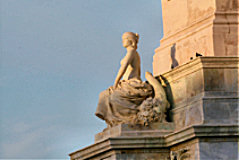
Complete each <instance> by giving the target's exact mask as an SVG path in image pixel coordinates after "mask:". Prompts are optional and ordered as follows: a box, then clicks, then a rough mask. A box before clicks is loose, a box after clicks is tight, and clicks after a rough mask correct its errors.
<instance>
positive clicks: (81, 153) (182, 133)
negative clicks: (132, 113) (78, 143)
mask: <svg viewBox="0 0 240 160" xmlns="http://www.w3.org/2000/svg"><path fill="white" fill-rule="evenodd" d="M210 137H214V138H210ZM211 139H214V140H213V142H216V140H218V142H238V126H237V125H225V126H215V125H195V126H191V127H188V128H184V129H181V130H179V131H175V132H173V133H170V134H167V135H163V136H159V135H154V136H118V137H109V138H107V139H105V140H102V141H99V142H96V143H95V144H93V145H91V146H88V147H86V148H83V149H81V150H78V151H76V152H73V153H71V154H70V157H71V160H77V159H78V160H82V159H108V160H109V159H111V160H112V159H114V160H121V159H124V158H126V159H131V158H136V159H143V158H146V159H153V160H155V159H167V158H169V157H170V150H171V151H178V150H181V149H184V148H189V149H190V150H189V153H190V154H191V160H193V159H194V160H195V159H196V160H198V159H199V153H200V150H199V143H200V142H206V141H211ZM217 152H218V151H217ZM145 153H146V154H145Z"/></svg>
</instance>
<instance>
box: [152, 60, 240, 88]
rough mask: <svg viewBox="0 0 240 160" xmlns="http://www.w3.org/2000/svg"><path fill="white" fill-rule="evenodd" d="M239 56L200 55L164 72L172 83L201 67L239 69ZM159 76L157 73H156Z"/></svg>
mask: <svg viewBox="0 0 240 160" xmlns="http://www.w3.org/2000/svg"><path fill="white" fill-rule="evenodd" d="M238 64H239V57H210V56H209V57H198V58H195V59H193V60H191V61H189V62H187V63H185V64H182V65H181V66H177V67H175V68H174V69H172V70H170V71H168V72H166V73H164V74H162V76H163V77H165V78H166V79H167V81H168V83H170V82H171V81H173V80H178V79H180V78H181V77H185V76H186V75H189V74H191V73H194V72H196V71H198V70H200V69H218V68H219V69H238ZM155 76H157V75H155Z"/></svg>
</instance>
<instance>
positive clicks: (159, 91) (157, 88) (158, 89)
mask: <svg viewBox="0 0 240 160" xmlns="http://www.w3.org/2000/svg"><path fill="white" fill-rule="evenodd" d="M145 77H146V79H147V80H148V82H149V83H150V84H151V85H152V86H153V89H154V93H155V97H154V98H156V99H158V100H160V101H161V102H162V103H163V104H164V110H165V109H167V108H168V107H169V103H168V100H167V96H166V93H165V91H164V89H163V87H162V85H161V84H160V83H159V82H158V80H157V79H156V78H154V77H153V75H152V74H151V73H150V72H146V73H145Z"/></svg>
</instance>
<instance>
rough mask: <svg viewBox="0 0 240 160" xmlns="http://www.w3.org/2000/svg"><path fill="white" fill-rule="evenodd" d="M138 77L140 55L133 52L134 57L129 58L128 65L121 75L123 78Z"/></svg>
mask: <svg viewBox="0 0 240 160" xmlns="http://www.w3.org/2000/svg"><path fill="white" fill-rule="evenodd" d="M133 78H136V79H139V80H141V78H140V56H139V54H138V52H136V53H135V54H134V57H133V58H132V60H131V63H130V64H129V65H128V67H127V70H126V72H125V73H124V75H123V80H129V79H133Z"/></svg>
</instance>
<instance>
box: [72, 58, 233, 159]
mask: <svg viewBox="0 0 240 160" xmlns="http://www.w3.org/2000/svg"><path fill="white" fill-rule="evenodd" d="M161 81H162V84H163V86H165V89H166V93H167V96H168V97H167V98H168V100H169V102H170V104H171V108H170V111H169V117H168V120H169V123H155V124H151V125H150V126H148V127H143V126H130V125H127V124H122V125H119V126H116V127H113V128H107V129H105V130H104V131H103V132H101V133H98V134H97V135H96V136H95V143H94V144H93V145H91V146H89V147H86V148H84V149H81V150H78V151H76V152H73V153H71V154H70V157H71V160H77V159H78V160H80V159H98V160H99V159H104V160H133V159H147V160H155V159H156V160H158V159H161V160H170V158H172V160H175V158H177V160H214V159H226V160H230V159H231V160H235V159H238V58H237V57H201V58H196V59H194V60H192V61H190V62H188V63H186V64H184V65H181V66H179V67H176V68H174V69H173V70H171V71H169V72H167V73H164V74H163V75H162V76H161Z"/></svg>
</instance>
